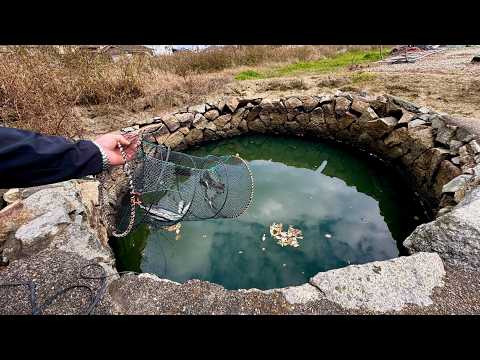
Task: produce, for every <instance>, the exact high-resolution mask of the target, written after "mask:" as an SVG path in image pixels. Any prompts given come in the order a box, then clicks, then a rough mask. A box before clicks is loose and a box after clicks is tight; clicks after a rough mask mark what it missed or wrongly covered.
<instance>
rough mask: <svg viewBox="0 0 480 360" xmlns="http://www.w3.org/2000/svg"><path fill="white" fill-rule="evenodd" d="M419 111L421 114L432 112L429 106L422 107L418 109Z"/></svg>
mask: <svg viewBox="0 0 480 360" xmlns="http://www.w3.org/2000/svg"><path fill="white" fill-rule="evenodd" d="M418 112H419V113H420V114H429V113H430V109H429V108H427V107H421V108H420V109H418Z"/></svg>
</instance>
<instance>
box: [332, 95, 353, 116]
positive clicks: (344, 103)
mask: <svg viewBox="0 0 480 360" xmlns="http://www.w3.org/2000/svg"><path fill="white" fill-rule="evenodd" d="M351 103H352V102H351V101H350V100H348V99H347V98H344V97H337V98H336V99H335V112H336V113H337V114H338V115H343V114H345V113H346V112H347V111H348V110H349V109H350V104H351Z"/></svg>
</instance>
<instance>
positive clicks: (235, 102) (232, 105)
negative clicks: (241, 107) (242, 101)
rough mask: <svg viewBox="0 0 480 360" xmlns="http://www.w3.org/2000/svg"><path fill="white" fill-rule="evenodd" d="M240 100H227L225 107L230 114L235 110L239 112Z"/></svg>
mask: <svg viewBox="0 0 480 360" xmlns="http://www.w3.org/2000/svg"><path fill="white" fill-rule="evenodd" d="M238 104H239V102H238V99H237V98H236V97H228V98H227V99H226V100H225V106H226V107H227V108H228V109H229V110H230V112H232V113H233V112H234V111H235V110H237V107H238Z"/></svg>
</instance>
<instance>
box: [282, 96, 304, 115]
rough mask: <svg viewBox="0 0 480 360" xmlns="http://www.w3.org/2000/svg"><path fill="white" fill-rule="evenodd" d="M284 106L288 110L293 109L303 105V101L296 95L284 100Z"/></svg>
mask: <svg viewBox="0 0 480 360" xmlns="http://www.w3.org/2000/svg"><path fill="white" fill-rule="evenodd" d="M284 103H285V107H286V108H287V110H288V111H289V112H290V111H291V110H293V109H296V108H299V107H301V106H303V103H302V102H301V101H300V99H298V98H297V97H290V98H288V99H286V100H285V101H284Z"/></svg>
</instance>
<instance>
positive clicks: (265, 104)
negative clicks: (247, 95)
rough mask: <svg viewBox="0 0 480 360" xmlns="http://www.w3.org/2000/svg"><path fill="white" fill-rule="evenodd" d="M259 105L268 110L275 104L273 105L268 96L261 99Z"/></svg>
mask: <svg viewBox="0 0 480 360" xmlns="http://www.w3.org/2000/svg"><path fill="white" fill-rule="evenodd" d="M260 107H261V108H262V109H263V110H269V111H271V110H273V109H275V105H274V103H273V101H272V100H271V99H268V98H265V99H262V102H261V103H260Z"/></svg>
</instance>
